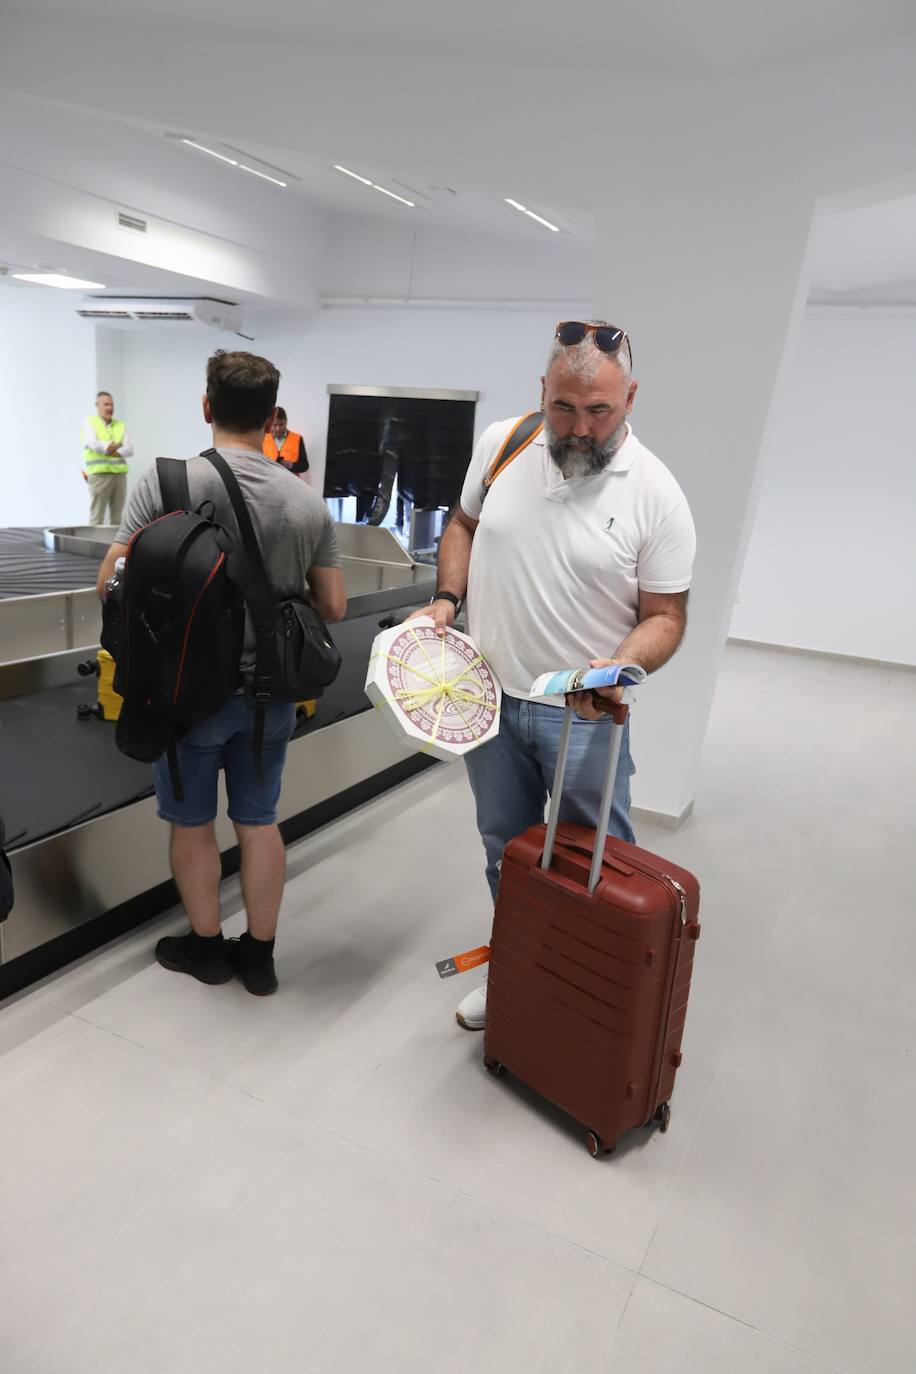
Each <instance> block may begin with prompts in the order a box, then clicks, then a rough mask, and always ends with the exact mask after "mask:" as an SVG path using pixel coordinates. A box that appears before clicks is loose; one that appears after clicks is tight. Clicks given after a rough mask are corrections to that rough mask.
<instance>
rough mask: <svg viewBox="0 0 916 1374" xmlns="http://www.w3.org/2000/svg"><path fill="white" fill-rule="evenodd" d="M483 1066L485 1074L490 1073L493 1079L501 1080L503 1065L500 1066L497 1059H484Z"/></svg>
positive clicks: (503, 1071) (504, 1070) (504, 1069)
mask: <svg viewBox="0 0 916 1374" xmlns="http://www.w3.org/2000/svg"><path fill="white" fill-rule="evenodd" d="M483 1066H484V1068H485V1069H486V1071H487V1073H491V1074H492V1075H493V1077H494V1078H502V1076H503V1074H504V1073H505V1072H506V1066H505V1064H500V1062H499V1060H498V1059H485V1060H484V1061H483Z"/></svg>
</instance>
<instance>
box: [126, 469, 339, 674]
mask: <svg viewBox="0 0 916 1374" xmlns="http://www.w3.org/2000/svg"><path fill="white" fill-rule="evenodd" d="M219 451H220V453H221V454H222V456H223V457H224V458H225V460H226V462H227V463H228V464H229V466H230V467H231V468H232V471H233V472H234V474H235V477H236V480H237V481H238V484H239V486H240V487H241V489H242V495H243V496H244V498H245V505H246V506H247V507H248V512H249V514H250V515H251V523H252V524H253V525H254V532H255V534H256V535H257V539H258V545H259V547H260V549H261V554H262V556H263V558H264V566H265V568H266V570H267V577H268V581H269V582H270V584H271V586H272V588H273V590H274V593H275V594H276V597H277V600H278V601H279V600H282V599H284V598H286V597H289V596H303V595H304V594H305V591H306V588H307V587H308V586H309V582H310V578H309V574H310V571H311V570H312V569H315V568H339V567H340V554H339V553H338V551H337V536H336V534H335V533H334V522H333V520H332V519H331V513H330V511H329V510H328V508H327V505H326V503H325V502H324V501H323V500H322V498H321V497H320V496H318V495H317V493H316V492H314V491H313V490H312V488H311V487H310V486H308V485H307V484H306V483H305V482H300V481H298V480H295V481H294V480H293V474H292V473H290V472H289V471H288V470H287V469H286V468H285V467H283V465H282V464H281V463H274V462H271V460H270V459H269V458H265V457H264V455H263V453H252V451H251V450H250V449H243V448H232V447H229V446H227V445H225V444H221V445H219ZM188 490H189V492H190V495H191V509H192V510H196V509H197V508H198V507H199V506H200V504H201V502H202V501H212V502H213V506H214V512H215V513H214V517H213V518H214V519H215V521H216V523H217V524H218V525H224V526H225V528H226V529H227V530H229V531H230V532H231V533H232V534H237V527H236V523H235V515H234V514H233V511H232V502H231V501H230V500H229V494H228V492H227V491H226V488H225V487H224V485H223V483H222V480H221V478H220V476H219V473H218V472H217V471H216V469H215V468H214V467H213V464H212V463H209V462H207V460H206V458H199V457H198V458H189V459H188ZM162 514H163V508H162V495H161V493H160V491H159V478H158V476H157V474H156V468H155V465H154V466H153V467H151V468H149V469H148V471H147V472H145V473H144V475H143V477H142V478H141V480H140V482H139V483H138V484H137V487H136V489H135V490H134V492H133V494H132V496H131V498H130V504H129V506H128V508H127V512H126V514H125V516H124V519H123V521H122V523H121V528H120V529H119V530H118V533H117V535H116V538H117V540H118V543H120V544H129V543H130V540H131V538H132V536H133V535H135V534H136V532H137V530H139V529H142V528H143V526H144V525H148V524H150V523H151V521H153V520H155V519H156V518H157V517H158V516H160V515H162ZM327 618H328V617H327V616H326V617H325V619H327ZM254 642H255V635H254V627H253V625H252V623H251V617H250V616H248V615H246V622H245V646H244V650H243V653H242V664H241V666H242V671H243V672H247V671H249V670H250V669H252V668H253V667H254V660H255V651H254Z"/></svg>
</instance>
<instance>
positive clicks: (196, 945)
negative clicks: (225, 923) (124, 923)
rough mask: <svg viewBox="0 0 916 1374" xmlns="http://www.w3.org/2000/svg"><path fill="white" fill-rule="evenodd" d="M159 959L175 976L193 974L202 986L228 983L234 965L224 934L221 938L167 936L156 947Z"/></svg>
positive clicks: (210, 936) (189, 932) (189, 935)
mask: <svg viewBox="0 0 916 1374" xmlns="http://www.w3.org/2000/svg"><path fill="white" fill-rule="evenodd" d="M156 959H157V960H158V962H159V963H160V964H161V965H162V967H163V968H167V969H171V971H172V972H173V973H190V975H191V977H192V978H196V979H197V980H198V982H200V983H228V982H229V979H230V978H231V977H232V965H231V963H230V962H229V953H228V950H227V948H226V941H225V940H224V939H223V934H222V931H220V933H219V935H197V934H196V933H195V932H194V931H193V930H189V931H188V933H187V935H164V936H163V938H162V939H161V940H160V941H159V943H158V944H157V945H156Z"/></svg>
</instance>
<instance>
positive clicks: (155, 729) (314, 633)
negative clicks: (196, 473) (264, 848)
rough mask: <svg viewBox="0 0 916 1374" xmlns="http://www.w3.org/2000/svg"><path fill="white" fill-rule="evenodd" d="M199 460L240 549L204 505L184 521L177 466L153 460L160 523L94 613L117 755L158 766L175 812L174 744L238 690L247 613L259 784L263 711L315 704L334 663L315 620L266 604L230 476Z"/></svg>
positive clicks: (183, 479)
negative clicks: (108, 677) (217, 481)
mask: <svg viewBox="0 0 916 1374" xmlns="http://www.w3.org/2000/svg"><path fill="white" fill-rule="evenodd" d="M201 456H202V457H205V458H207V459H209V461H210V462H211V463H212V464H213V466H214V467H215V468H216V470H217V472H218V473H219V475H220V477H221V478H222V481H223V484H224V485H225V487H226V490H227V492H228V494H229V497H230V500H231V502H232V506H233V511H234V513H235V517H236V521H237V523H238V526H239V534H240V536H241V538H240V539H239V538H235V537H233V535H231V534H230V533H229V531H227V530H226V529H225V528H223V527H222V526H220V525H217V524H216V523H215V521H214V520H213V514H214V511H213V506H212V503H211V502H209V501H204V502H202V504H201V505H200V506H199V508H198V509H197V510H196V511H192V510H190V509H189V506H190V493H189V490H188V475H187V467H186V464H185V463H184V462H183V461H182V460H180V459H174V458H157V459H156V471H157V474H158V477H159V487H160V491H161V494H162V504H163V509H164V511H165V512H166V513H165V514H164V515H161V516H160V517H159V518H158V519H157V520H154V521H152V522H151V523H150V524H149V525H145V526H144V527H143V529H141V530H138V531H137V533H136V534H135V535H134V537H133V539H132V540H131V542H130V545H129V546H128V550H127V557H126V565H125V569H124V574H123V577H122V578H121V580H120V583H119V585H118V586H117V587H116V588H115V589H114V590H113V592H111V593H109V595H108V598H107V599H106V601H105V604H104V607H103V613H102V646H103V648H105V649H107V650H108V652H109V653H110V654H111V656H112V658H113V659H114V660H115V665H116V671H115V677H114V688H115V691H117V692H119V693H120V695H121V696H122V697H123V698H124V705H123V707H122V709H121V715H120V717H119V720H118V726H117V731H116V736H115V738H116V742H117V745H118V748H119V749H120V750H121V751H122V753H124V754H127V755H128V756H129V757H130V758H135V759H139V760H141V761H143V762H147V763H152V762H154V761H155V760H156V759H158V758H160V757H161V756H162V754H163V753H165V754H167V756H168V761H169V770H170V774H171V779H172V787H173V790H174V792H175V796H176V797H177V798H178V799H179V800H183V795H184V794H183V789H182V786H181V775H180V771H179V768H178V756H177V752H176V748H175V745H176V743H177V741H178V740H179V739H180V738H181V737H182V735H184V734H186V733H187V731H188V730H189V729H190V728H191V727H192V726H193V725H196V724H197V722H198V721H202V720H206V719H207V718H208V717H209V716H212V715H213V714H214V713H215V712H216V711H218V710H219V709H220V707H221V706H222V705H223V704H224V703H225V702H226V701H227V700H228V698H229V697H230V696H231V695H232V694H233V692H236V691H238V689H239V688H240V686H241V685H242V680H241V675H240V672H239V660H240V658H241V654H242V646H243V640H244V633H245V605H246V603H247V604H248V606H249V608H250V610H251V614H252V618H253V620H254V623H255V626H256V627H257V631H258V637H257V661H256V665H255V673H254V680H253V683H252V684H251V685H250V690H251V691H252V692H253V695H254V697H255V702H256V711H255V726H254V750H255V756H256V759H257V767H258V774H259V775H260V767H261V748H262V743H263V735H264V720H265V715H266V711H267V707H268V705H269V704H270V702H271V701H272V700H287V701H296V700H302V699H304V698H305V697H307V696H318V695H320V694H321V691H322V690H323V688H324V687H326V686H328V685H329V683H330V682H332V681H333V679H334V678H335V677H336V675H337V672H338V670H339V667H340V655H339V653H338V652H337V649H336V648H335V646H334V644H333V641H332V640H331V637H330V635H329V633H328V631H327V627H326V626H325V625H324V623H323V621H322V620H321V619H320V617H319V616H318V615H317V614H316V612H315V611H314V610H312V608H311V607H310V606H309V605H308V604H307V603H306V602H303V601H298V600H292V601H287V602H284V603H282V604H280V605H278V604H277V602H276V601H275V599H274V596H273V593H272V592H271V589H270V585H269V583H268V580H267V575H266V572H265V569H264V563H263V560H262V557H261V552H260V549H259V547H258V543H257V539H256V537H255V533H254V528H253V526H252V523H251V517H250V515H249V513H248V510H247V507H246V506H245V501H244V498H243V496H242V493H241V490H240V488H239V485H238V482H237V481H236V479H235V476H234V474H233V472H232V469H231V468H230V467H229V464H228V463H227V462H226V461H225V459H224V458H223V457H222V456H221V455H220V454H219V453H217V451H216V450H215V449H208V450H207V451H206V453H204V454H202V455H201Z"/></svg>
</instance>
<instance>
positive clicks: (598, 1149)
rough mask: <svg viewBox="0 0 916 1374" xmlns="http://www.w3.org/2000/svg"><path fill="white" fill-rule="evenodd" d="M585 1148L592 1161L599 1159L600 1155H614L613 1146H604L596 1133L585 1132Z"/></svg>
mask: <svg viewBox="0 0 916 1374" xmlns="http://www.w3.org/2000/svg"><path fill="white" fill-rule="evenodd" d="M585 1148H586V1150H588V1152H589V1154H590V1155H591V1157H592V1159H600V1158H601V1156H602V1155H611V1154H613V1153H614V1146H613V1145H605V1143H604V1141H603V1140H602V1139H601V1136H600V1135H599V1134H598V1132H597V1131H586V1133H585Z"/></svg>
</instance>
